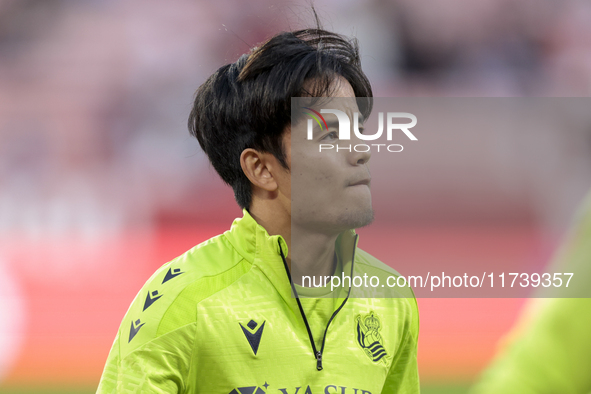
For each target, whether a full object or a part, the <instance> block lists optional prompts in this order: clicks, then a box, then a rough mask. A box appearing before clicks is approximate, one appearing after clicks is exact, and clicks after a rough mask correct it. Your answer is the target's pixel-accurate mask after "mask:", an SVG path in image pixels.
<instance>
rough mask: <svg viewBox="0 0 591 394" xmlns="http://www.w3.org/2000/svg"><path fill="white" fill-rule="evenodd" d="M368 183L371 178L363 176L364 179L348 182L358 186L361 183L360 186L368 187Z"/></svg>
mask: <svg viewBox="0 0 591 394" xmlns="http://www.w3.org/2000/svg"><path fill="white" fill-rule="evenodd" d="M370 184H371V178H364V179H361V180H359V181H356V182H353V183H350V184H349V186H360V185H362V186H368V187H369V185H370Z"/></svg>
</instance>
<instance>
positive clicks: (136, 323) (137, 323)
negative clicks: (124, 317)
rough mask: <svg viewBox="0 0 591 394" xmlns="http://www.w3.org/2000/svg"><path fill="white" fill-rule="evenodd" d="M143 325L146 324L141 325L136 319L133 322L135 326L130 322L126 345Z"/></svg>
mask: <svg viewBox="0 0 591 394" xmlns="http://www.w3.org/2000/svg"><path fill="white" fill-rule="evenodd" d="M140 323H141V324H140ZM144 324H146V323H142V322H141V321H140V319H137V320H136V321H135V324H134V322H133V321H132V322H131V328H130V330H129V341H127V343H129V342H131V340H132V339H133V337H135V335H136V334H137V333H138V332H139V331H140V328H142V326H143V325H144Z"/></svg>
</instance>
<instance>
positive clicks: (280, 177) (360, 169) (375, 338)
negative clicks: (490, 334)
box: [98, 29, 419, 394]
mask: <svg viewBox="0 0 591 394" xmlns="http://www.w3.org/2000/svg"><path fill="white" fill-rule="evenodd" d="M321 96H326V97H345V98H348V100H347V99H345V101H338V102H337V104H336V105H339V106H340V108H339V109H341V110H343V111H345V112H347V113H351V111H354V110H361V111H362V112H364V115H365V116H367V115H368V112H369V108H368V107H363V108H358V107H356V105H357V104H356V102H355V97H356V96H357V97H371V96H372V90H371V86H370V84H369V82H368V80H367V78H366V77H365V75H364V74H363V72H362V71H361V68H360V61H359V54H358V48H357V45H356V43H355V42H354V41H352V42H351V41H348V40H346V39H344V38H343V37H341V36H339V35H336V34H334V33H330V32H327V31H324V30H320V29H309V30H302V31H296V32H290V33H281V34H278V35H277V36H275V37H273V38H271V39H270V40H268V41H267V42H265V43H264V44H262V45H261V46H260V47H258V48H254V49H253V50H252V51H251V52H250V53H249V54H248V55H243V56H242V57H240V59H238V61H236V62H235V63H232V64H228V65H225V66H223V67H221V68H220V69H219V70H218V71H217V72H216V73H215V74H213V75H212V76H211V77H210V78H209V79H208V80H207V81H206V82H205V83H204V84H203V85H202V86H201V87H200V88H199V89H198V91H197V94H196V98H195V103H194V107H193V110H192V112H191V116H190V119H189V127H190V130H191V133H192V134H193V135H195V136H196V137H197V139H198V140H199V143H200V145H201V147H202V148H203V150H204V151H205V152H206V154H207V155H208V157H209V159H210V161H211V163H212V165H213V166H214V168H215V169H216V171H217V172H218V173H219V174H220V176H221V177H222V179H223V180H224V181H225V182H226V183H228V184H229V185H231V186H232V188H233V189H234V193H235V197H236V200H237V202H238V204H239V205H240V206H241V207H242V208H243V213H244V216H243V217H242V218H241V219H237V220H235V221H234V223H233V225H232V227H231V229H230V230H229V231H226V232H225V233H224V234H222V235H219V236H217V237H214V238H212V239H210V240H208V241H206V242H204V243H202V244H199V245H197V246H196V247H194V248H193V249H191V250H189V251H188V252H186V253H185V254H183V255H182V256H180V257H178V258H176V259H174V260H172V261H171V262H169V263H167V264H165V265H164V266H163V267H162V268H160V269H159V270H158V271H157V272H156V273H155V274H154V275H153V276H152V277H151V278H150V279H149V280H148V282H147V283H146V285H145V286H144V287H143V289H142V290H141V291H140V292H139V294H138V296H137V297H136V299H135V300H134V302H133V303H132V305H131V307H130V309H129V311H128V312H127V314H126V316H125V318H124V319H123V322H122V324H121V327H120V329H119V332H118V335H117V337H116V339H115V342H114V344H113V347H112V349H111V353H110V354H109V357H108V360H107V364H106V366H105V369H104V372H103V376H102V378H101V381H100V385H99V388H98V392H100V393H112V392H130V393H131V392H133V393H147V392H158V393H177V392H178V393H208V394H212V393H219V394H230V393H231V394H247V393H248V394H262V393H283V394H288V393H289V394H297V393H300V394H313V393H340V394H354V393H355V394H377V393H418V392H419V382H418V372H417V361H416V351H417V337H418V310H417V304H416V300H415V299H414V297H413V296H412V292H411V291H408V289H406V290H407V293H406V296H404V294H403V296H401V297H397V298H350V297H349V294H350V291H351V286H350V285H348V287H347V286H345V287H342V288H340V289H336V290H335V292H333V293H334V294H332V293H331V291H330V290H328V289H323V288H309V287H308V288H306V287H302V286H297V285H295V284H293V283H292V281H291V276H290V273H292V272H293V268H294V267H295V265H296V264H297V266H298V267H299V269H301V270H303V272H306V273H308V274H310V273H311V274H314V275H339V276H341V274H342V273H346V275H349V276H353V275H359V276H362V275H363V274H364V273H370V274H371V275H382V276H383V275H389V274H392V273H395V271H393V270H391V269H390V268H389V267H388V266H386V265H385V264H383V263H381V262H379V261H377V260H376V259H374V258H373V257H372V256H370V255H369V254H367V253H365V252H363V251H362V250H360V249H357V247H356V245H357V236H356V235H355V232H354V229H355V228H358V227H361V226H364V225H367V224H368V223H369V222H371V220H372V218H373V211H372V207H371V195H370V190H369V186H370V176H369V169H368V161H369V159H370V154H369V152H355V151H351V152H349V151H340V152H321V154H320V153H319V152H318V144H320V143H323V142H326V141H331V142H335V141H336V140H337V138H338V134H337V133H336V132H335V131H333V130H331V129H328V130H320V129H319V130H315V133H314V137H313V138H312V139H311V140H308V139H307V138H305V137H303V136H302V135H301V133H300V131H299V130H300V128H299V126H300V125H302V124H303V123H305V122H303V120H301V119H300V120H299V121H296V122H294V119H292V116H291V98H292V97H309V98H313V97H321ZM312 101H313V100H312ZM292 125H294V126H298V127H294V128H292ZM355 138H356V137H355ZM296 163H297V171H296V170H295V168H292V165H295V164H296ZM296 189H297V190H296ZM292 192H293V194H292ZM296 194H297V195H298V199H296V198H295V197H294V196H295V195H296ZM296 200H297V201H296ZM296 239H297V242H296V241H295V240H296ZM294 256H297V258H295V257H294ZM296 260H297V261H296ZM293 282H298V283H299V282H301V280H300V279H299V278H294V281H293ZM402 291H404V290H402ZM294 294H298V295H303V296H307V297H311V298H302V299H300V298H297V297H294ZM315 297H322V298H315Z"/></svg>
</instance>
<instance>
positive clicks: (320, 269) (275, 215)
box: [249, 203, 338, 285]
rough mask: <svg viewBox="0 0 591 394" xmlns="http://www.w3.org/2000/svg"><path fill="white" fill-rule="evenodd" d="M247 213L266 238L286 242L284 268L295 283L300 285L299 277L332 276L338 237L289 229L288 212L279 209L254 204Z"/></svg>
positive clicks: (299, 228) (300, 229)
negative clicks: (285, 263)
mask: <svg viewBox="0 0 591 394" xmlns="http://www.w3.org/2000/svg"><path fill="white" fill-rule="evenodd" d="M249 213H250V215H251V216H252V217H253V218H254V220H256V222H257V223H258V224H260V225H261V226H263V227H264V228H265V230H267V232H268V233H269V235H281V236H282V237H283V239H284V240H285V242H286V244H287V248H288V253H287V256H286V261H287V267H288V269H289V270H290V273H291V276H292V279H293V281H294V283H296V284H298V285H301V284H302V276H310V277H313V276H316V277H318V276H322V277H324V276H330V275H333V274H334V270H335V242H336V239H337V237H338V234H324V233H319V232H314V231H310V229H309V228H301V227H297V226H293V227H292V223H291V212H289V211H287V212H285V211H284V210H281V209H279V210H272V209H260V207H259V206H258V204H254V203H253V204H252V205H251V207H250V209H249ZM292 262H293V263H294V264H292Z"/></svg>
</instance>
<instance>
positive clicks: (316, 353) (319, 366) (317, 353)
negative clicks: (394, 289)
mask: <svg viewBox="0 0 591 394" xmlns="http://www.w3.org/2000/svg"><path fill="white" fill-rule="evenodd" d="M357 237H358V235H355V240H354V245H357V242H356V241H357ZM277 242H279V253H280V254H281V260H283V265H284V267H285V272H286V273H287V279H289V283H290V285H291V290H292V291H293V294H294V296H295V299H296V301H297V303H298V307H299V308H300V314H301V315H302V318H303V319H304V324H305V325H306V330H308V337H309V338H310V344H311V345H312V352H313V353H314V357H316V369H317V370H318V371H322V353H323V352H324V345H325V344H326V334H327V333H328V327H329V326H330V323H331V322H332V320H333V319H334V317H335V316H336V315H337V313H339V311H340V310H341V309H343V307H344V306H345V304H346V303H347V300H348V299H349V295H350V294H351V286H349V291H348V292H347V297H345V299H344V300H343V302H342V304H341V306H339V307H338V308H337V310H336V311H334V312H333V314H332V316H331V317H330V319H329V320H328V324H327V325H326V328H325V329H324V336H323V337H322V347H321V348H320V351H318V350H317V348H316V343H315V342H314V337H313V336H312V330H311V329H310V324H308V319H307V318H306V314H305V313H304V308H303V307H302V303H301V302H300V297H299V295H298V292H297V290H296V288H295V285H294V283H293V281H292V280H291V273H290V272H289V268H288V267H287V260H286V259H285V255H284V254H283V249H281V241H279V240H277ZM355 249H356V248H353V256H352V260H351V276H353V265H354V264H355Z"/></svg>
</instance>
